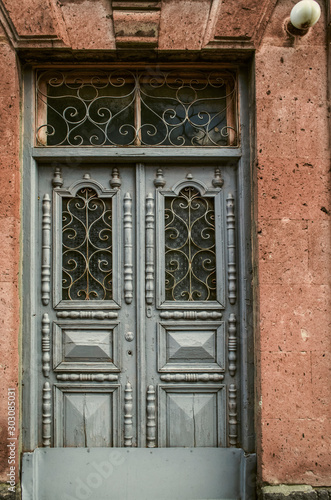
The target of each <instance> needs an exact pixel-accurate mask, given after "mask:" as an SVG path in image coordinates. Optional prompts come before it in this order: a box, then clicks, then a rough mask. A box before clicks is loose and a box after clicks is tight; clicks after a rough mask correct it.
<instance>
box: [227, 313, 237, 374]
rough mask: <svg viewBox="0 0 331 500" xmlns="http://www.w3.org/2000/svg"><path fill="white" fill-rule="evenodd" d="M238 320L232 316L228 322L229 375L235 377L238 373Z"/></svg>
mask: <svg viewBox="0 0 331 500" xmlns="http://www.w3.org/2000/svg"><path fill="white" fill-rule="evenodd" d="M236 323H237V318H236V315H235V314H230V316H229V321H228V349H229V355H228V359H229V373H230V375H231V377H234V376H235V374H236V371H237V363H236V361H237V326H236Z"/></svg>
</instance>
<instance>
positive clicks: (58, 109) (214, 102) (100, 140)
mask: <svg viewBox="0 0 331 500" xmlns="http://www.w3.org/2000/svg"><path fill="white" fill-rule="evenodd" d="M235 108H236V80H235V76H234V75H232V74H231V73H230V72H224V70H222V71H216V70H214V71H212V72H211V71H209V72H208V71H202V70H201V71H200V70H185V71H183V70H182V71H177V70H176V71H174V70H160V69H153V68H152V69H149V70H148V71H138V70H134V71H131V70H126V69H117V70H112V71H100V70H96V71H92V70H89V71H83V70H78V71H75V72H74V71H71V72H61V71H57V70H52V71H46V72H43V73H40V74H39V75H38V78H37V116H38V119H37V121H38V124H37V144H38V145H42V146H73V147H75V146H122V147H123V146H153V147H155V146H175V147H187V146H191V147H192V146H195V147H197V146H213V147H215V146H223V147H224V146H229V145H232V146H233V145H236V144H237V125H236V123H237V120H236V112H235Z"/></svg>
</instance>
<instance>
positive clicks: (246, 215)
mask: <svg viewBox="0 0 331 500" xmlns="http://www.w3.org/2000/svg"><path fill="white" fill-rule="evenodd" d="M105 66H107V65H105ZM250 66H251V65H250V64H247V63H243V64H240V65H236V66H234V65H230V64H229V65H227V68H231V69H236V70H237V74H238V96H239V99H238V101H239V102H238V108H239V131H240V142H239V144H240V145H239V146H238V147H224V148H223V147H219V148H214V147H205V148H204V147H192V148H187V147H186V148H175V147H164V148H162V147H156V148H153V147H147V148H144V147H126V148H125V147H124V148H121V147H88V146H84V147H80V148H79V147H75V148H69V147H49V146H48V147H40V146H39V147H34V99H35V96H34V89H35V85H34V69H35V68H34V67H32V66H27V67H25V68H24V94H23V95H24V119H23V172H22V179H23V181H22V199H23V201H22V203H23V205H22V206H23V211H22V226H23V230H22V241H23V243H22V256H24V258H23V257H22V259H23V262H22V263H21V265H22V269H23V273H22V276H23V279H22V291H23V294H22V332H23V334H22V382H23V386H22V401H21V404H22V408H23V410H22V429H21V442H22V446H23V451H33V450H34V449H35V448H36V446H37V443H38V418H37V413H38V411H37V412H36V409H39V408H40V412H41V411H42V402H41V401H39V397H38V394H37V391H36V387H37V383H36V382H37V377H38V376H39V371H40V369H39V367H40V366H41V346H39V345H36V344H37V339H36V332H37V330H38V329H40V325H39V324H38V323H37V322H38V318H37V316H36V304H37V296H36V289H37V286H36V284H37V283H38V280H40V276H39V274H40V272H39V269H38V264H37V262H36V251H35V243H36V239H37V231H38V230H39V229H38V227H37V220H38V214H37V210H36V203H35V199H34V198H35V195H36V193H37V191H36V187H37V181H38V164H39V163H49V164H52V163H54V162H55V161H56V162H58V161H63V162H64V163H65V164H66V165H68V164H74V163H75V164H76V165H77V164H78V163H79V164H80V163H81V164H83V163H84V162H91V161H93V162H100V163H104V164H107V163H108V164H111V163H112V162H116V164H117V163H131V164H132V163H135V164H136V165H137V168H138V169H139V168H142V167H141V166H140V165H139V164H140V162H141V163H146V164H155V165H156V166H158V165H162V163H169V164H171V163H176V162H177V163H178V162H179V161H180V162H183V163H188V162H191V163H195V164H199V163H200V164H201V163H206V164H207V163H214V164H215V162H217V164H218V165H219V166H222V165H227V166H229V165H230V166H233V168H234V169H235V170H236V172H237V187H238V191H237V214H238V218H239V217H240V226H239V227H240V231H238V232H237V235H238V242H237V252H238V254H237V255H238V276H244V277H245V278H244V279H238V281H237V282H238V299H239V308H240V311H239V314H240V318H241V321H240V327H239V328H238V353H239V356H238V360H239V362H240V365H241V366H240V369H241V374H242V377H241V387H240V394H241V396H240V405H238V406H239V408H240V409H239V411H240V418H239V441H240V443H241V445H242V448H243V450H244V452H245V453H246V454H249V455H251V460H250V461H248V462H247V463H250V464H251V465H249V467H252V468H253V469H254V467H255V458H256V457H255V424H254V323H253V312H254V311H253V292H254V290H253V264H254V260H255V259H254V255H253V249H255V240H254V237H253V229H254V219H253V216H254V210H253V208H252V207H254V203H252V201H254V200H253V195H252V193H253V189H252V188H253V181H254V178H253V174H252V170H253V168H252V167H253V160H254V157H253V154H254V147H255V144H254V137H255V134H254V130H255V121H254V112H252V111H251V110H252V109H254V108H253V104H254V102H253V97H252V96H253V95H254V93H253V92H252V90H253V80H252V78H251V75H252V74H253V72H251V71H250V70H251V67H250ZM137 189H138V190H139V191H140V199H144V196H143V195H144V186H142V185H140V186H137ZM137 210H138V211H140V212H141V214H140V215H141V217H139V219H138V220H144V218H143V215H144V210H145V207H144V205H143V204H141V206H139V207H137ZM137 237H138V241H137V245H139V246H140V248H141V250H142V259H140V263H139V262H138V263H137V265H138V266H139V265H143V264H142V263H143V262H144V257H145V256H144V253H145V245H143V244H142V242H143V238H144V235H143V231H139V228H137ZM140 238H141V240H140V241H139V239H140ZM25 262H28V265H27V266H25ZM138 272H139V271H138ZM137 287H140V290H139V289H138V290H137V300H138V302H137V308H138V309H139V307H141V306H144V300H145V299H144V283H143V282H142V283H138V284H137ZM143 309H144V307H143ZM254 309H256V307H255V306H254ZM137 326H138V328H139V324H138V325H137ZM140 352H141V353H142V352H144V351H143V349H141V350H140ZM140 356H141V359H140V360H139V358H138V362H141V363H143V362H144V360H143V356H142V355H141V354H140ZM137 384H138V387H139V380H138V381H137ZM143 390H144V389H143ZM139 399H140V403H138V404H139V406H140V408H139V407H138V412H144V411H145V408H144V405H145V392H144V397H140V398H139ZM140 420H142V419H140ZM139 434H140V433H139V432H138V435H139ZM254 457H255V458H254ZM253 469H252V470H253ZM247 498H248V497H247Z"/></svg>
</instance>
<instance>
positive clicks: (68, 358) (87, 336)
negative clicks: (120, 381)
mask: <svg viewBox="0 0 331 500" xmlns="http://www.w3.org/2000/svg"><path fill="white" fill-rule="evenodd" d="M117 329H118V325H116V324H109V323H108V324H107V325H105V324H103V325H102V326H101V325H100V323H89V324H87V323H81V324H79V323H76V322H75V324H74V325H73V324H70V325H69V324H67V323H66V324H64V323H63V324H62V323H55V324H54V330H53V332H54V333H53V357H54V370H55V371H62V372H63V371H66V372H67V371H68V372H77V371H80V372H82V371H83V372H87V371H92V372H93V371H99V372H101V371H102V372H103V371H107V372H109V371H119V366H118V362H119V345H118V339H117V335H118V334H117Z"/></svg>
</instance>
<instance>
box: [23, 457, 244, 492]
mask: <svg viewBox="0 0 331 500" xmlns="http://www.w3.org/2000/svg"><path fill="white" fill-rule="evenodd" d="M243 461H245V455H244V453H243V451H242V450H241V449H231V450H230V449H222V448H218V449H217V448H174V449H171V450H169V449H153V450H151V449H143V448H141V449H139V448H138V449H135V448H130V449H123V448H85V449H82V448H80V449H78V448H70V449H69V448H66V449H63V448H53V449H47V450H46V449H41V448H38V449H37V450H35V451H34V452H33V453H25V454H24V455H23V479H22V500H89V499H95V500H241V499H242V500H248V497H243V496H242V493H241V492H242V491H243V490H244V486H243V484H242V483H243V478H242V474H241V472H240V465H241V468H243ZM68 464H70V465H68ZM33 470H34V473H33ZM151 471H153V472H152V473H151ZM183 471H185V472H183ZM229 478H230V479H229Z"/></svg>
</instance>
